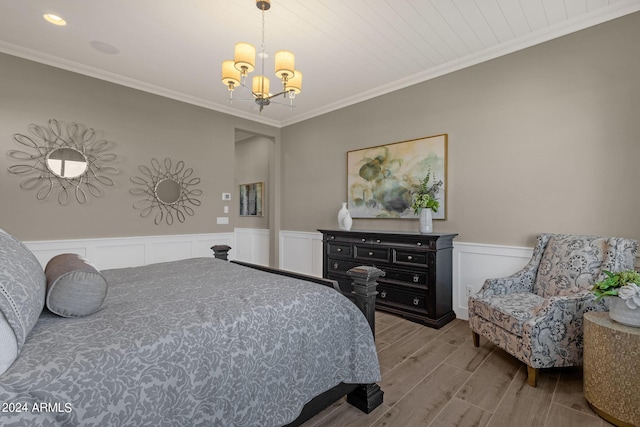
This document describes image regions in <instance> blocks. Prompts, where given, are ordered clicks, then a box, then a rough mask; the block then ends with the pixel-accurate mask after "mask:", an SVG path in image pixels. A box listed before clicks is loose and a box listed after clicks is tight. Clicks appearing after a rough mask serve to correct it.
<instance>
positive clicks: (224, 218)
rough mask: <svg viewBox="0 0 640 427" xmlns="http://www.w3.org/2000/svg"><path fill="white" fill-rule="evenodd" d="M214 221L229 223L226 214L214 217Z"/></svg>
mask: <svg viewBox="0 0 640 427" xmlns="http://www.w3.org/2000/svg"><path fill="white" fill-rule="evenodd" d="M216 221H217V223H218V224H229V217H228V216H219V217H218V218H216Z"/></svg>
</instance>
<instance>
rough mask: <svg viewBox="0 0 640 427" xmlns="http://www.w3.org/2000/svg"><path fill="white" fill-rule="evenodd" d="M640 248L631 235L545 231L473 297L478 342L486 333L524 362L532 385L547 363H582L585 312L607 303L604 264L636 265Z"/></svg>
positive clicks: (472, 313) (471, 310) (471, 314)
mask: <svg viewBox="0 0 640 427" xmlns="http://www.w3.org/2000/svg"><path fill="white" fill-rule="evenodd" d="M637 250H638V242H637V241H636V240H631V239H625V238H618V237H596V236H574V235H567V234H541V235H540V236H538V242H537V244H536V247H535V248H534V250H533V256H532V258H531V260H530V261H529V263H528V264H527V265H526V266H525V267H524V268H523V269H522V270H521V271H520V272H518V273H516V274H514V275H511V276H509V277H504V278H499V279H488V280H487V281H485V282H484V285H483V286H482V288H481V289H480V291H479V292H478V293H477V294H476V295H474V296H472V297H470V299H469V326H470V328H471V331H472V335H473V344H474V345H475V346H476V347H478V346H479V344H480V335H482V336H484V337H486V338H488V339H489V341H491V342H492V343H494V344H495V345H497V346H498V347H500V348H502V349H503V350H505V351H507V352H508V353H510V354H512V355H513V356H515V357H516V358H518V359H519V360H521V361H522V362H524V363H525V364H526V365H527V368H528V383H529V385H531V386H532V387H535V386H536V381H537V374H538V369H539V368H551V367H562V366H575V365H580V364H581V363H582V350H583V347H582V338H583V328H582V316H583V314H584V313H585V312H587V311H606V310H607V305H606V302H605V300H601V301H599V302H596V301H595V297H594V296H593V295H592V293H591V287H592V286H593V284H594V283H595V282H596V281H598V280H600V279H601V278H604V277H605V276H604V273H603V270H609V271H613V272H616V271H621V270H628V269H632V268H633V267H634V262H635V257H636V252H637Z"/></svg>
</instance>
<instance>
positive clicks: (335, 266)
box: [333, 262, 338, 270]
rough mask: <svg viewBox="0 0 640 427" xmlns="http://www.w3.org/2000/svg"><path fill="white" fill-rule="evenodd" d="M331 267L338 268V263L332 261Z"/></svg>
mask: <svg viewBox="0 0 640 427" xmlns="http://www.w3.org/2000/svg"><path fill="white" fill-rule="evenodd" d="M333 269H334V270H337V269H338V263H337V262H334V263H333Z"/></svg>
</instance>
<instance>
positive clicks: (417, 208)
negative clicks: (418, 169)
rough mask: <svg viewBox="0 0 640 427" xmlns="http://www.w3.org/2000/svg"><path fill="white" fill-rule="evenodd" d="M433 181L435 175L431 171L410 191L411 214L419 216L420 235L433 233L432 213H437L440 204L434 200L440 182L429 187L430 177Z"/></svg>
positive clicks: (440, 184)
mask: <svg viewBox="0 0 640 427" xmlns="http://www.w3.org/2000/svg"><path fill="white" fill-rule="evenodd" d="M432 176H433V179H434V181H435V174H432V173H431V170H429V171H428V172H427V175H426V176H425V177H424V178H423V179H422V181H421V182H420V185H419V186H418V188H417V189H415V190H414V191H412V193H413V204H412V205H411V208H412V209H413V213H415V214H416V215H419V219H420V233H423V234H426V233H431V232H432V231H433V214H432V213H433V212H438V208H439V207H440V202H438V200H437V199H436V193H438V191H439V190H440V187H441V186H442V181H438V182H435V183H433V184H432V185H429V181H430V180H431V177H432Z"/></svg>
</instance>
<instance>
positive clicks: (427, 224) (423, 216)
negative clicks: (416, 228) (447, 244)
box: [419, 208, 433, 234]
mask: <svg viewBox="0 0 640 427" xmlns="http://www.w3.org/2000/svg"><path fill="white" fill-rule="evenodd" d="M419 223H420V233H421V234H429V233H433V211H432V210H431V209H429V208H422V209H420V217H419Z"/></svg>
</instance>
